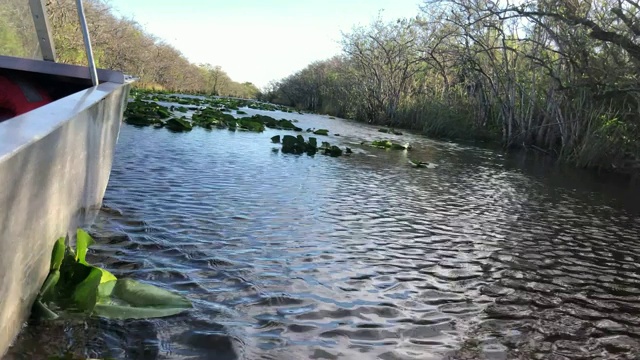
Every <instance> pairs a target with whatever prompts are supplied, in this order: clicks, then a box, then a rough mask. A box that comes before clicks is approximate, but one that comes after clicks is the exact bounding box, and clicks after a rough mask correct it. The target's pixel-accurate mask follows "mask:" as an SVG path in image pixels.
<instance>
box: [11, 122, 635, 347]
mask: <svg viewBox="0 0 640 360" xmlns="http://www.w3.org/2000/svg"><path fill="white" fill-rule="evenodd" d="M248 112H249V113H250V114H253V113H257V112H259V111H252V110H248ZM263 113H265V114H267V115H271V116H274V117H276V118H281V117H288V118H295V119H300V123H299V124H298V125H299V126H300V127H303V128H305V129H306V128H308V127H315V128H327V129H329V130H330V131H331V134H332V135H331V136H329V137H328V138H325V137H321V136H319V137H318V138H319V140H328V141H330V142H331V143H337V144H341V145H342V146H350V147H352V148H353V149H354V152H355V153H354V154H353V155H352V156H349V157H346V156H343V157H341V158H330V157H325V156H322V155H316V156H315V157H308V156H306V155H303V156H296V155H283V154H281V153H278V152H276V151H273V150H272V149H273V148H277V147H278V146H277V145H274V144H271V142H270V140H269V138H270V137H271V136H273V135H275V134H285V133H286V132H283V131H274V130H267V131H265V132H264V133H262V134H256V133H244V132H235V133H233V132H229V131H227V130H222V131H220V130H214V131H206V130H202V129H196V130H194V131H192V132H191V133H181V134H176V133H171V132H169V131H166V130H164V129H163V130H155V129H151V128H143V129H139V128H135V127H132V126H129V125H123V128H122V133H121V136H120V139H119V143H118V148H117V154H116V159H115V163H114V168H113V172H112V175H111V179H110V183H109V187H108V189H107V193H106V196H105V200H104V204H105V207H104V208H103V210H102V211H101V214H100V215H99V218H98V220H97V223H96V224H95V226H94V227H93V229H92V233H93V234H94V235H95V237H96V239H97V242H98V244H97V245H96V246H94V248H93V251H92V252H91V253H90V261H92V262H94V263H96V264H99V265H102V266H104V267H106V268H107V269H109V270H111V271H112V272H113V273H114V274H115V275H116V276H128V277H133V278H135V279H138V280H141V281H145V282H150V283H153V284H156V285H158V286H161V287H165V288H168V289H172V290H174V291H178V292H180V293H182V294H184V295H185V296H188V297H189V298H190V299H191V300H192V301H193V302H194V305H195V309H194V310H193V311H191V312H189V313H187V314H183V315H178V316H175V317H171V318H166V319H158V320H150V321H142V320H137V321H107V320H103V319H91V320H88V321H75V322H69V321H67V322H53V323H50V324H46V325H44V324H31V325H30V326H28V327H27V328H25V330H24V331H23V333H22V334H21V336H20V338H19V339H18V341H17V342H16V344H15V346H14V347H13V348H12V349H11V350H10V352H9V354H8V355H7V357H6V358H8V359H37V358H47V357H48V356H50V355H61V354H65V353H69V354H73V355H74V356H76V357H78V358H79V357H87V356H88V357H94V358H131V359H376V358H377V359H444V358H452V359H478V358H486V359H535V358H541V359H578V358H579V359H605V358H607V359H615V358H619V359H632V358H638V357H639V356H640V317H638V314H640V266H639V265H638V263H639V261H638V260H639V255H638V254H640V242H639V239H638V231H639V230H640V222H639V221H638V217H637V214H638V213H640V209H639V208H638V201H637V200H638V197H637V194H634V193H633V192H632V191H631V190H629V189H627V188H628V186H627V188H625V186H624V185H623V183H612V181H613V180H607V181H602V180H601V179H600V178H597V177H593V176H590V175H589V174H590V173H588V172H582V171H578V170H575V169H567V168H562V167H557V166H551V165H549V164H548V163H546V162H544V161H543V160H541V159H532V156H527V157H524V156H505V155H504V154H502V153H501V152H497V151H493V150H486V149H480V148H477V147H471V146H463V145H456V144H453V143H445V142H438V141H431V140H427V139H424V138H421V137H417V136H413V135H404V136H394V135H390V136H388V135H386V134H380V133H378V132H377V131H376V128H373V127H367V126H363V125H359V124H353V123H349V122H345V121H342V120H331V119H328V118H327V117H324V116H315V115H304V116H302V115H297V114H286V113H279V112H276V113H269V112H263ZM335 133H339V134H340V135H341V136H334V135H333V134H335ZM306 135H307V134H306V133H305V136H306ZM380 137H389V138H394V139H397V140H399V141H407V142H410V143H412V144H413V147H414V149H413V150H412V151H411V152H409V153H408V155H409V156H410V157H411V158H412V159H415V160H421V161H426V162H429V163H430V164H431V165H430V166H429V168H426V169H415V168H412V167H411V166H409V165H408V163H407V153H406V152H398V151H384V150H378V149H371V148H367V147H363V146H360V145H359V144H360V142H361V141H363V140H371V139H375V138H380Z"/></svg>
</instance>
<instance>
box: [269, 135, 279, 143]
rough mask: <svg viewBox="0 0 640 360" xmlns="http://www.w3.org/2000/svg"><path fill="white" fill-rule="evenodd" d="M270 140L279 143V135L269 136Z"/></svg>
mask: <svg viewBox="0 0 640 360" xmlns="http://www.w3.org/2000/svg"><path fill="white" fill-rule="evenodd" d="M271 142H272V143H275V144H279V143H280V135H276V136H272V137H271Z"/></svg>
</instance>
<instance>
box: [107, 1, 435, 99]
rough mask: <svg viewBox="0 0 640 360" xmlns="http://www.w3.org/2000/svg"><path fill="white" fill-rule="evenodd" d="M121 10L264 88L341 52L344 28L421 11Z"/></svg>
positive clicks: (285, 4)
mask: <svg viewBox="0 0 640 360" xmlns="http://www.w3.org/2000/svg"><path fill="white" fill-rule="evenodd" d="M109 3H110V4H111V5H112V6H113V8H114V10H115V11H116V14H117V15H119V16H124V17H130V18H133V19H134V20H136V21H137V22H139V23H140V25H142V26H143V27H144V28H145V30H146V31H147V32H149V33H151V34H153V35H155V36H157V37H158V38H161V39H163V40H165V41H166V42H167V43H169V44H171V45H172V46H174V47H175V48H176V49H178V50H179V51H181V52H182V53H183V54H184V55H185V56H186V57H187V58H188V59H189V60H190V61H192V62H194V63H197V64H199V63H210V64H212V65H220V66H221V67H222V69H223V70H224V71H226V72H227V74H228V75H229V77H231V79H233V80H234V81H237V82H247V81H249V82H252V83H253V84H255V85H256V86H258V87H259V88H263V87H264V86H265V85H266V84H267V83H268V82H269V81H271V80H278V79H281V78H283V77H285V76H288V75H290V74H293V73H294V72H296V71H298V70H301V69H303V68H304V67H305V66H307V65H308V64H310V63H311V62H313V61H316V60H323V59H327V58H330V57H332V56H334V55H336V54H338V53H340V51H341V48H340V44H339V41H340V38H341V31H343V32H348V31H350V30H351V29H352V27H353V26H355V25H365V24H369V23H370V22H371V21H372V20H373V19H374V18H376V17H377V15H378V13H379V12H380V10H382V12H381V13H380V14H381V16H382V17H383V18H384V19H387V20H391V19H395V18H400V17H412V16H415V15H417V14H418V5H419V4H421V3H422V1H419V0H353V1H340V0H324V1H318V0H313V1H294V0H277V1H270V2H268V3H267V2H261V1H259V0H244V1H236V2H229V1H206V2H203V1H197V0H183V1H180V2H177V1H171V2H158V1H157V0H136V1H129V0H110V1H109Z"/></svg>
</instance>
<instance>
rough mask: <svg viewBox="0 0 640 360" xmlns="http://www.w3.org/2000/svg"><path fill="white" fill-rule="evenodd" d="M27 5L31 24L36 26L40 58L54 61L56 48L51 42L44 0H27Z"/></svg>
mask: <svg viewBox="0 0 640 360" xmlns="http://www.w3.org/2000/svg"><path fill="white" fill-rule="evenodd" d="M29 7H30V8H31V16H32V17H33V25H34V26H35V28H36V35H37V36H38V43H40V52H41V53H42V59H43V60H45V61H53V62H56V48H55V46H54V44H53V37H52V36H51V31H50V27H49V17H48V16H47V7H46V5H45V4H44V0H29Z"/></svg>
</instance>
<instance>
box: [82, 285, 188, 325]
mask: <svg viewBox="0 0 640 360" xmlns="http://www.w3.org/2000/svg"><path fill="white" fill-rule="evenodd" d="M100 287H104V290H103V291H104V293H105V295H106V293H107V292H108V291H109V290H108V289H110V293H109V294H108V295H107V296H100V297H99V298H98V301H97V303H96V306H95V308H94V313H95V314H96V315H98V316H104V317H109V318H113V319H144V318H149V317H165V316H171V315H176V314H179V313H181V312H184V311H186V310H188V309H190V308H191V302H190V301H189V300H187V299H186V298H184V297H182V296H180V295H177V294H174V293H172V292H170V291H167V290H164V289H161V288H159V287H157V286H153V285H149V284H144V283H141V282H138V281H135V280H132V279H119V280H116V281H111V282H108V283H104V284H102V285H100Z"/></svg>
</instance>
